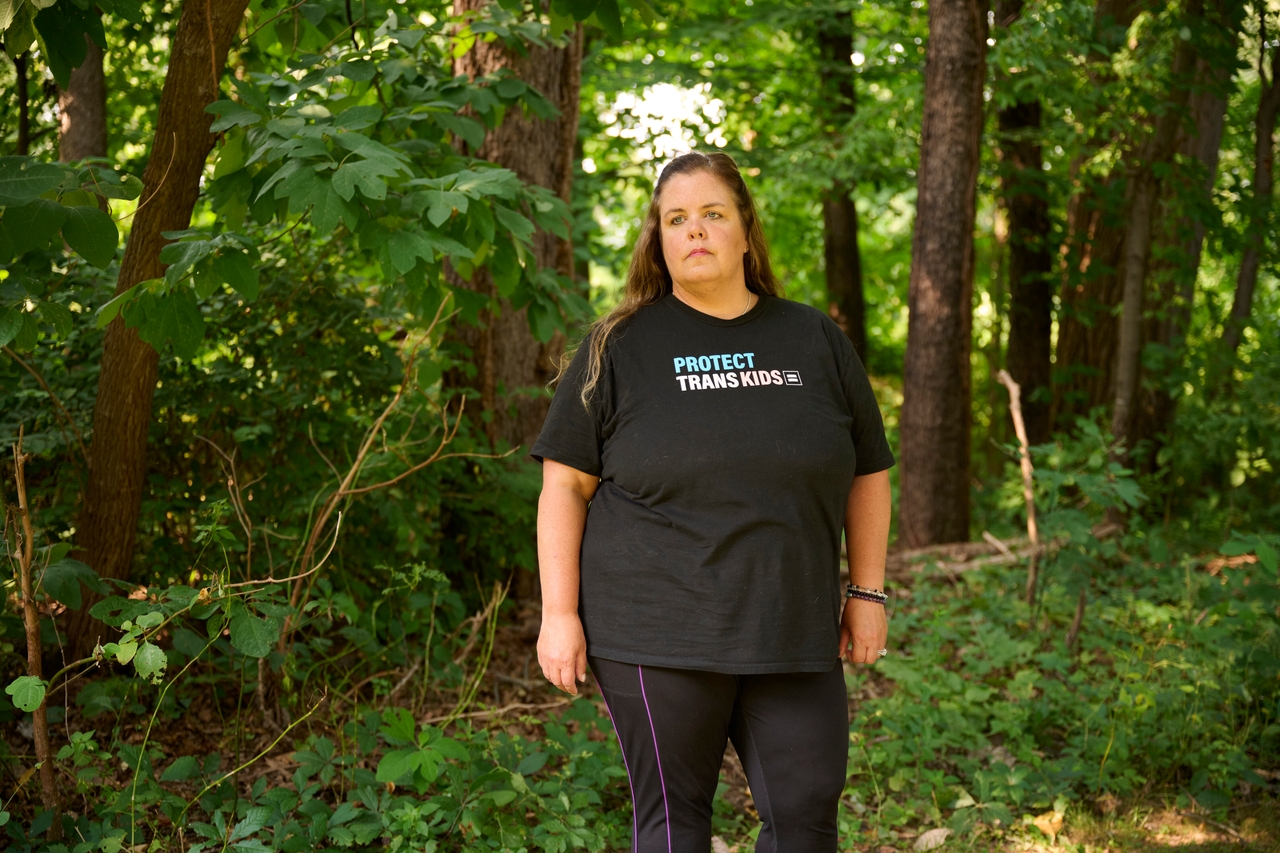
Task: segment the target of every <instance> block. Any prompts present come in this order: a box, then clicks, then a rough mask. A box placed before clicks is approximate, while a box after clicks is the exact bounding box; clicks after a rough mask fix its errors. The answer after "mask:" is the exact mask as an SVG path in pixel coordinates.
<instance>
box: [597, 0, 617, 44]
mask: <svg viewBox="0 0 1280 853" xmlns="http://www.w3.org/2000/svg"><path fill="white" fill-rule="evenodd" d="M596 20H597V21H599V22H600V26H602V27H604V31H605V32H606V33H608V34H609V37H610V38H612V39H613V40H614V41H622V15H621V14H620V13H619V11H618V0H600V2H599V3H598V4H597V5H596Z"/></svg>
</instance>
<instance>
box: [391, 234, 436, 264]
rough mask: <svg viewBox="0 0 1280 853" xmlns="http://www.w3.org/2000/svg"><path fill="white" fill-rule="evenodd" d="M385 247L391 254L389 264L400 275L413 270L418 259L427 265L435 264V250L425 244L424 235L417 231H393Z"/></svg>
mask: <svg viewBox="0 0 1280 853" xmlns="http://www.w3.org/2000/svg"><path fill="white" fill-rule="evenodd" d="M387 247H388V250H389V251H390V253H391V264H392V265H393V266H394V267H395V268H396V271H397V272H399V273H401V274H404V273H407V272H408V271H409V270H411V269H413V266H414V264H416V263H417V262H418V261H417V259H418V258H422V259H424V260H425V261H426V262H427V263H428V264H430V263H434V262H435V258H436V254H435V250H433V249H432V248H431V244H430V243H429V242H427V238H426V235H425V234H423V233H422V232H421V231H419V230H417V229H409V228H402V229H400V230H398V231H393V232H392V233H391V239H390V240H388V241H387Z"/></svg>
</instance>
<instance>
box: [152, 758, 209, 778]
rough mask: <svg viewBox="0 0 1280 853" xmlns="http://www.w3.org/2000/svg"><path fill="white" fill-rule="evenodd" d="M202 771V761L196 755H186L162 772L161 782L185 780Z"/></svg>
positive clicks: (175, 760)
mask: <svg viewBox="0 0 1280 853" xmlns="http://www.w3.org/2000/svg"><path fill="white" fill-rule="evenodd" d="M199 773H200V761H199V760H198V759H197V758H196V757H195V756H194V755H184V756H182V757H180V758H176V759H174V762H173V763H172V764H170V765H169V766H168V767H166V768H165V769H164V772H163V773H161V774H160V781H161V782H185V781H187V780H188V779H190V778H192V777H193V776H196V775H198V774H199Z"/></svg>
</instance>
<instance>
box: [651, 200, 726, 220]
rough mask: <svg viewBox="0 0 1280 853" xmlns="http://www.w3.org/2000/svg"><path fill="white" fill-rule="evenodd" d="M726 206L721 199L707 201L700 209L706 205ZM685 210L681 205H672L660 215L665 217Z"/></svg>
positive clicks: (706, 206) (705, 207) (704, 208)
mask: <svg viewBox="0 0 1280 853" xmlns="http://www.w3.org/2000/svg"><path fill="white" fill-rule="evenodd" d="M726 206H727V205H726V204H725V203H724V202H723V201H709V202H707V203H706V204H704V205H703V206H702V209H703V210H706V209H707V208H708V207H726ZM685 212H686V211H685V209H684V208H683V207H672V208H668V209H667V210H665V211H663V214H662V215H663V216H664V217H665V216H670V215H671V214H673V213H685Z"/></svg>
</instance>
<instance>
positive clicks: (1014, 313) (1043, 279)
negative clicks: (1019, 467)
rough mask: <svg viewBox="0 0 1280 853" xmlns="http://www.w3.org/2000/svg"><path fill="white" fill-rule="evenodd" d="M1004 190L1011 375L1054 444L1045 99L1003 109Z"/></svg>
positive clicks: (1016, 9) (1038, 429) (1012, 14)
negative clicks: (1043, 147) (1042, 104)
mask: <svg viewBox="0 0 1280 853" xmlns="http://www.w3.org/2000/svg"><path fill="white" fill-rule="evenodd" d="M1021 13H1022V0H1004V2H1000V3H998V4H997V7H996V20H997V21H999V22H1000V24H1001V26H1008V25H1009V24H1011V23H1012V22H1013V21H1015V20H1016V19H1017V18H1018V16H1019V15H1021ZM997 124H998V127H999V132H1000V149H999V153H1000V161H1001V163H1000V166H1001V168H1000V190H1001V193H1002V194H1003V195H1004V204H1005V208H1006V209H1007V210H1008V215H1009V234H1008V245H1009V349H1008V351H1007V354H1006V355H1005V364H1006V365H1008V370H1009V375H1010V376H1012V377H1013V380H1014V381H1015V382H1017V383H1018V385H1019V387H1020V388H1021V395H1022V397H1021V400H1022V417H1023V421H1024V423H1025V424H1026V429H1027V440H1028V442H1029V443H1031V444H1033V445H1035V444H1043V443H1044V442H1046V441H1048V440H1049V434H1050V432H1051V424H1050V421H1049V414H1050V411H1049V410H1050V400H1049V380H1050V371H1051V364H1050V349H1051V342H1050V338H1051V335H1052V331H1053V287H1052V284H1051V282H1050V272H1051V270H1052V263H1053V258H1052V255H1051V253H1050V249H1049V197H1048V194H1047V191H1046V190H1047V188H1046V187H1045V185H1044V183H1045V182H1044V177H1043V176H1044V170H1043V169H1042V168H1041V163H1042V162H1043V157H1042V156H1041V153H1040V101H1039V99H1031V100H1025V101H1017V102H1015V103H1014V104H1013V105H1012V106H1008V107H1005V108H1004V109H1002V110H1000V113H999V116H998V119H997Z"/></svg>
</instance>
